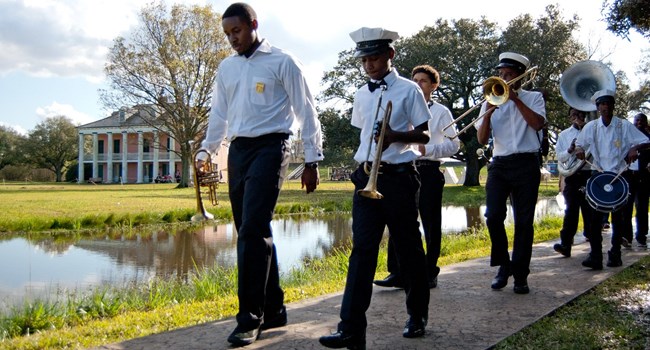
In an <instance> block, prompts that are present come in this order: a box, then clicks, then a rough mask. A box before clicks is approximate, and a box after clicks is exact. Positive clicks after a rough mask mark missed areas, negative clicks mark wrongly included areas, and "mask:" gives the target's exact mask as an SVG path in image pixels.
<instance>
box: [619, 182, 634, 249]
mask: <svg viewBox="0 0 650 350" xmlns="http://www.w3.org/2000/svg"><path fill="white" fill-rule="evenodd" d="M623 177H625V179H626V180H627V182H628V184H629V186H630V196H629V197H628V200H627V202H626V203H625V206H623V209H622V210H623V219H622V228H621V229H622V231H621V237H623V238H625V239H626V240H627V241H628V242H630V243H632V241H633V238H634V230H633V229H632V212H634V198H635V197H636V192H637V190H638V189H637V176H636V173H635V172H633V171H632V170H626V171H625V172H623Z"/></svg>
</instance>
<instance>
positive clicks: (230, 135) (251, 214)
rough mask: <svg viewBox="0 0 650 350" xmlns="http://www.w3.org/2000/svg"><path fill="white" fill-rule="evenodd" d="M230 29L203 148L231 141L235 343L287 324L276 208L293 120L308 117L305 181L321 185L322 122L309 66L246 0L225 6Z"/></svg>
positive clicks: (304, 125) (226, 27) (304, 126)
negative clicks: (276, 39) (269, 33)
mask: <svg viewBox="0 0 650 350" xmlns="http://www.w3.org/2000/svg"><path fill="white" fill-rule="evenodd" d="M221 24H222V27H223V32H224V34H225V35H226V38H227V39H228V42H229V43H230V45H231V46H232V48H233V49H234V50H235V51H236V53H235V54H233V55H232V56H229V57H227V58H226V59H224V60H223V62H221V64H220V66H219V71H218V72H217V77H216V80H215V86H214V95H213V98H212V108H211V110H210V117H209V118H210V119H209V122H208V130H207V133H206V138H205V140H204V141H203V144H202V147H203V148H206V149H207V150H208V151H210V152H214V151H215V150H216V149H217V147H218V146H219V145H220V144H221V142H222V140H223V139H224V137H226V138H227V139H228V140H229V141H230V147H229V152H228V188H229V193H228V194H229V197H230V202H231V205H232V213H233V218H234V221H235V228H236V229H237V297H238V299H239V311H238V313H237V326H236V327H235V329H234V330H233V331H232V333H231V334H230V336H228V342H230V343H231V344H233V345H234V346H245V345H249V344H251V343H253V342H255V340H257V338H258V337H259V335H260V332H261V331H262V330H266V329H269V328H275V327H282V326H284V325H285V324H286V323H287V311H286V308H285V306H284V292H283V290H282V288H281V287H280V280H279V274H278V259H277V256H276V248H275V244H274V243H273V234H272V232H271V224H270V223H271V219H272V218H273V210H274V209H275V205H276V202H277V199H278V195H279V193H280V188H281V186H282V182H283V180H284V177H285V175H286V171H287V166H288V164H289V150H290V147H289V143H288V138H289V134H290V133H291V125H292V123H293V121H294V119H296V120H297V121H298V122H299V123H300V127H301V130H302V139H303V143H304V151H305V161H306V163H305V169H304V171H303V174H302V183H303V186H306V191H307V193H310V192H313V191H314V190H315V189H316V187H317V186H318V169H317V166H318V163H317V162H318V161H319V160H322V159H323V151H322V141H321V128H320V122H319V121H318V115H317V113H316V109H315V108H314V101H313V98H312V95H311V93H310V92H309V88H308V85H307V80H306V78H305V76H304V75H303V71H302V65H301V64H300V62H299V61H298V60H297V59H296V58H295V57H294V56H293V55H291V54H289V53H287V52H286V51H283V50H281V49H279V48H277V47H275V46H272V45H271V44H270V43H269V42H268V40H266V39H263V38H260V36H259V35H258V33H257V29H258V21H257V14H256V13H255V11H254V10H253V8H252V7H251V6H249V5H248V4H245V3H234V4H232V5H230V6H229V7H228V8H227V9H226V11H224V13H223V16H222V21H221Z"/></svg>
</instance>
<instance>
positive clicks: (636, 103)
mask: <svg viewBox="0 0 650 350" xmlns="http://www.w3.org/2000/svg"><path fill="white" fill-rule="evenodd" d="M636 73H637V76H638V77H640V78H641V79H642V81H641V84H640V85H639V89H638V90H635V91H632V92H630V93H629V94H628V98H629V103H630V104H629V107H630V108H629V110H630V111H633V112H643V113H646V114H647V113H649V112H650V107H648V105H649V104H650V50H646V51H645V52H644V56H643V58H642V60H641V63H639V67H638V68H637V72H636Z"/></svg>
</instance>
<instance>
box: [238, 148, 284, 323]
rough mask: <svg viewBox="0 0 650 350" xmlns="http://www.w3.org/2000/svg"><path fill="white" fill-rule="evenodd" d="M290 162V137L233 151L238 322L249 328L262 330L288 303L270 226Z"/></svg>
mask: <svg viewBox="0 0 650 350" xmlns="http://www.w3.org/2000/svg"><path fill="white" fill-rule="evenodd" d="M288 159H289V147H288V143H287V140H286V137H273V136H272V137H269V135H266V136H263V137H259V138H252V139H248V138H238V139H235V141H233V142H232V144H231V146H230V150H229V155H228V185H229V195H230V201H231V205H232V211H233V217H234V221H235V227H236V229H237V267H238V275H237V277H238V282H237V295H238V297H239V312H238V313H237V322H238V324H239V325H240V326H241V327H243V328H248V329H253V328H256V327H257V326H259V324H260V323H261V322H262V321H263V316H264V312H265V309H266V310H269V311H271V312H273V311H277V310H278V309H279V308H280V307H281V306H282V304H283V303H284V293H283V291H282V289H281V288H280V281H279V273H278V263H277V257H276V250H275V245H274V244H273V235H272V232H271V224H270V223H271V219H272V218H273V210H274V208H275V205H276V202H277V199H278V194H279V192H280V187H281V185H282V181H283V179H284V175H285V173H286V168H287V165H288Z"/></svg>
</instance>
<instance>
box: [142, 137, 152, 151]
mask: <svg viewBox="0 0 650 350" xmlns="http://www.w3.org/2000/svg"><path fill="white" fill-rule="evenodd" d="M142 152H145V153H148V152H151V151H150V150H149V139H144V140H142Z"/></svg>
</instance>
